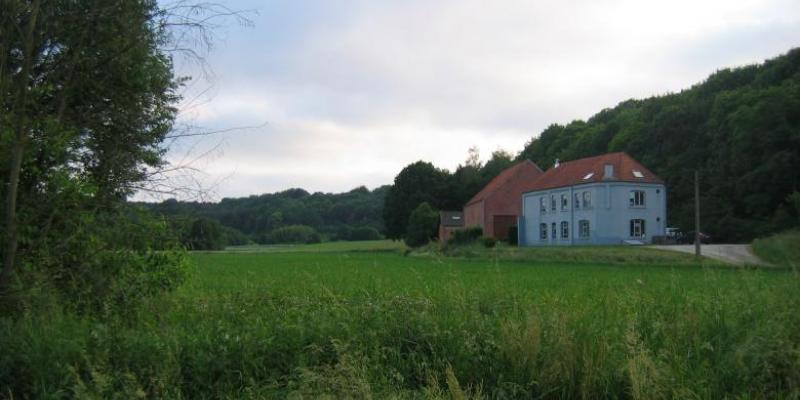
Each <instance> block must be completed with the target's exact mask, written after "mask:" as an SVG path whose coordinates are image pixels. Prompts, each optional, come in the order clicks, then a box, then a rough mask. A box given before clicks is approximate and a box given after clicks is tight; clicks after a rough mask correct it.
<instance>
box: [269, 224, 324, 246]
mask: <svg viewBox="0 0 800 400" xmlns="http://www.w3.org/2000/svg"><path fill="white" fill-rule="evenodd" d="M321 241H322V237H321V236H320V234H319V232H317V230H316V229H314V228H312V227H310V226H306V225H289V226H283V227H280V228H277V229H274V230H273V231H272V233H270V235H269V243H319V242H321Z"/></svg>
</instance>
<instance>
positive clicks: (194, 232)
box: [182, 218, 225, 250]
mask: <svg viewBox="0 0 800 400" xmlns="http://www.w3.org/2000/svg"><path fill="white" fill-rule="evenodd" d="M222 231H223V229H222V225H220V223H219V222H217V221H216V220H213V219H209V218H198V219H196V220H194V222H192V226H191V228H189V233H188V235H187V236H186V237H185V238H183V240H182V241H183V242H184V245H186V247H187V248H188V249H189V250H222V249H223V248H225V243H224V242H225V239H224V238H223V234H222Z"/></svg>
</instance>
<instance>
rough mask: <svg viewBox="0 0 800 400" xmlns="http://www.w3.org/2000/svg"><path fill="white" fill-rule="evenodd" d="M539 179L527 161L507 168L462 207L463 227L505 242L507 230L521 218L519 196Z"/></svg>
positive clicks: (536, 168)
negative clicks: (476, 228)
mask: <svg viewBox="0 0 800 400" xmlns="http://www.w3.org/2000/svg"><path fill="white" fill-rule="evenodd" d="M541 175H542V170H541V169H540V168H539V167H538V166H537V165H536V164H534V163H533V161H530V160H525V161H523V162H520V163H518V164H515V165H513V166H511V167H509V168H507V169H506V170H504V171H503V172H501V173H500V175H498V176H497V177H495V178H494V179H492V180H491V182H489V183H488V184H487V185H486V186H485V187H484V188H483V189H482V190H481V191H480V192H478V194H476V195H475V196H473V197H472V199H470V200H469V201H468V202H467V204H466V205H465V206H464V226H466V227H468V228H469V227H474V226H480V227H481V228H483V234H484V235H486V236H492V237H494V238H496V239H499V240H506V239H508V229H509V228H510V227H512V226H515V225H517V218H518V217H519V216H520V215H521V213H520V211H521V204H520V199H521V196H522V193H523V192H524V191H525V189H526V188H529V187H530V184H531V182H533V181H535V180H536V179H537V178H539V176H541Z"/></svg>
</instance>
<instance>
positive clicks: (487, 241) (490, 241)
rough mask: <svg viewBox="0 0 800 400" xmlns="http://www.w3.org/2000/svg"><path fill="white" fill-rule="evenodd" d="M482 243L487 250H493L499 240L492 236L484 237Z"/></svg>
mask: <svg viewBox="0 0 800 400" xmlns="http://www.w3.org/2000/svg"><path fill="white" fill-rule="evenodd" d="M481 243H482V244H483V246H484V247H486V248H487V249H491V248H492V247H494V246H495V245H496V244H497V239H495V238H493V237H491V236H484V237H482V238H481Z"/></svg>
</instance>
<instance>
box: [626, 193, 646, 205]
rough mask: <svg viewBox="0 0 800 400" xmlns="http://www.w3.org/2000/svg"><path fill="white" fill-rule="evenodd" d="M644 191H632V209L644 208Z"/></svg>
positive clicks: (630, 200)
mask: <svg viewBox="0 0 800 400" xmlns="http://www.w3.org/2000/svg"><path fill="white" fill-rule="evenodd" d="M644 194H645V193H644V190H631V192H630V199H629V202H630V206H631V207H644V206H645V201H644Z"/></svg>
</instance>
